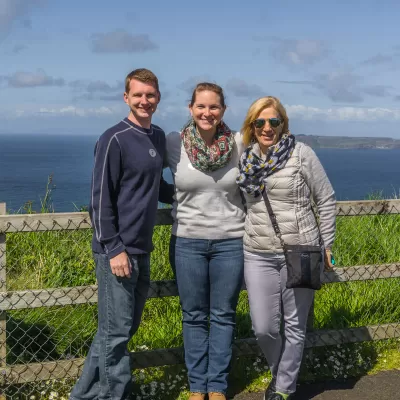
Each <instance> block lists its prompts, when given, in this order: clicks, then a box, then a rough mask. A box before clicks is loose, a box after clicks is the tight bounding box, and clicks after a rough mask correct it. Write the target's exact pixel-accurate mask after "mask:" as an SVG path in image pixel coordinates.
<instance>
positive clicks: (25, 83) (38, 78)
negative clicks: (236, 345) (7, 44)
mask: <svg viewBox="0 0 400 400" xmlns="http://www.w3.org/2000/svg"><path fill="white" fill-rule="evenodd" d="M6 80H7V81H8V86H10V87H13V88H28V87H37V86H63V85H64V84H65V81H64V79H62V78H53V77H52V76H49V75H47V74H46V72H44V71H43V70H42V69H38V70H37V71H36V72H25V71H17V72H15V73H14V74H13V75H11V76H8V77H6Z"/></svg>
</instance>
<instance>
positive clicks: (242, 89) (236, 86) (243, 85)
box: [226, 78, 265, 97]
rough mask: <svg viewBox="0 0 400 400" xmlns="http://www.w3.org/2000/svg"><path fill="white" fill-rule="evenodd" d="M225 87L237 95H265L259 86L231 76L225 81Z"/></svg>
mask: <svg viewBox="0 0 400 400" xmlns="http://www.w3.org/2000/svg"><path fill="white" fill-rule="evenodd" d="M226 89H227V90H228V91H230V92H232V94H233V95H235V96H238V97H258V96H262V95H263V94H264V95H265V91H264V90H263V89H262V88H261V86H258V85H255V84H251V83H247V82H246V81H244V80H243V79H237V78H232V79H230V80H229V81H228V82H227V83H226Z"/></svg>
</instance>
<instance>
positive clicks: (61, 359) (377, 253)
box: [0, 200, 400, 399]
mask: <svg viewBox="0 0 400 400" xmlns="http://www.w3.org/2000/svg"><path fill="white" fill-rule="evenodd" d="M164 214H165V212H164ZM337 215H338V217H337V235H336V240H335V245H334V248H333V253H334V255H335V258H336V263H337V265H336V268H335V270H334V271H331V272H325V273H324V275H323V281H324V282H325V285H324V286H323V288H322V290H320V291H318V292H317V293H316V297H315V305H314V313H313V321H312V322H313V324H312V330H311V331H310V332H309V333H308V336H307V342H306V347H320V346H325V345H337V344H341V343H352V342H361V341H369V340H378V339H391V338H396V337H397V338H398V337H400V324H399V322H400V290H399V288H400V262H399V257H400V201H395V200H392V201H389V202H382V201H377V202H358V203H351V202H346V203H340V202H339V203H338V206H337ZM164 223H165V224H166V225H163V226H157V227H156V229H155V231H154V243H155V250H154V252H153V253H152V255H151V278H152V284H151V289H150V292H149V299H148V301H147V304H146V307H145V310H144V314H143V319H142V323H141V326H140V328H139V330H138V332H137V334H136V335H135V336H134V338H133V339H132V341H131V342H130V344H129V349H130V350H131V351H132V357H133V358H134V362H135V367H136V368H146V367H152V366H154V367H155V366H159V365H166V364H167V365H168V364H169V365H173V364H178V363H182V360H183V358H182V357H183V352H182V348H181V346H182V344H183V340H182V327H181V308H180V304H179V298H178V297H177V290H176V286H175V283H174V281H173V273H172V270H171V268H170V265H169V261H168V245H169V238H170V226H168V222H165V215H164ZM91 237H92V230H91V228H90V225H89V223H88V216H87V214H85V213H79V214H78V213H77V214H76V215H74V216H73V217H67V216H65V215H62V214H52V215H43V216H41V215H35V216H26V217H24V216H21V215H18V216H12V215H9V216H3V217H0V309H1V311H0V393H3V395H4V396H6V398H7V399H20V398H21V399H25V398H26V399H29V398H37V399H39V398H44V396H45V395H44V394H43V393H45V394H46V396H50V394H51V393H52V391H54V392H56V391H57V390H58V388H59V387H63V388H65V387H70V386H71V385H72V384H73V383H74V382H75V380H76V378H77V376H78V375H79V373H80V370H81V366H82V364H83V360H84V357H85V356H86V354H87V352H88V349H89V347H90V344H91V341H92V339H93V336H94V334H95V332H96V328H97V307H96V302H97V288H96V282H95V273H94V262H93V259H92V254H91ZM2 238H3V240H2ZM4 238H5V240H4ZM387 278H390V279H387ZM235 339H236V342H235V345H234V349H235V352H236V355H238V356H241V355H251V354H253V355H254V354H258V353H259V349H258V347H257V344H256V342H255V339H254V337H253V334H252V330H251V320H250V317H249V309H248V302H247V293H246V291H242V292H241V294H240V301H239V304H238V308H237V327H236V333H235ZM160 349H161V350H160ZM32 396H33V397H32ZM49 398H50V397H49ZM0 399H1V395H0Z"/></svg>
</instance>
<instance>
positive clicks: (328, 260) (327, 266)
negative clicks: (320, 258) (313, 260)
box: [325, 249, 333, 271]
mask: <svg viewBox="0 0 400 400" xmlns="http://www.w3.org/2000/svg"><path fill="white" fill-rule="evenodd" d="M331 255H332V251H331V250H329V249H325V271H332V270H333V264H332V261H331Z"/></svg>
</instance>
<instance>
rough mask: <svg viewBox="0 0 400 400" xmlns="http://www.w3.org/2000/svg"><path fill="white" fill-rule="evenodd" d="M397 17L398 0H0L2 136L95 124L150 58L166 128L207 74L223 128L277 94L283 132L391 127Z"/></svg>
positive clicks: (398, 48)
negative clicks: (219, 95)
mask: <svg viewBox="0 0 400 400" xmlns="http://www.w3.org/2000/svg"><path fill="white" fill-rule="evenodd" d="M399 16H400V2H398V1H395V0H393V1H386V0H381V1H380V2H376V1H370V0H364V1H362V2H360V1H352V0H348V1H326V0H320V1H314V0H305V1H303V2H295V1H291V0H281V1H265V0H264V1H259V0H253V1H247V2H244V1H235V0H230V1H227V0H220V1H215V0H213V1H209V0H203V1H197V2H196V1H183V0H172V1H166V0H154V1H151V2H135V1H125V0H120V1H114V2H108V1H92V0H80V1H76V0H69V1H68V2H61V1H50V0H0V133H32V134H35V133H57V134H76V135H89V134H91V135H100V134H101V133H102V132H103V131H104V130H105V129H107V128H108V127H109V126H111V125H113V124H114V123H116V122H118V121H119V119H121V118H123V117H124V116H126V115H127V112H128V110H127V107H126V105H125V103H124V102H123V99H122V94H123V90H124V89H123V81H124V78H125V76H126V74H127V73H129V72H130V71H131V70H133V69H135V68H139V67H147V68H149V69H151V70H152V71H153V72H155V73H156V74H157V76H158V77H159V80H160V82H161V91H162V101H161V103H160V106H159V109H158V111H157V113H156V116H155V119H154V121H155V122H156V123H158V124H159V125H160V126H162V127H163V128H164V129H165V130H166V131H167V132H168V131H170V130H176V129H179V128H180V127H181V126H182V124H183V123H184V122H185V121H186V120H187V118H188V115H189V114H188V110H187V103H188V99H189V98H190V93H191V89H192V88H193V86H194V85H195V84H196V83H197V82H199V81H202V80H210V81H213V82H216V83H218V84H220V85H221V86H222V87H223V88H224V89H225V92H226V97H227V104H228V110H227V112H226V114H225V121H226V122H227V123H228V124H229V125H230V126H231V127H232V128H234V129H239V128H240V126H241V123H242V121H243V119H244V116H245V114H246V110H247V108H248V107H249V105H250V104H251V103H252V102H253V101H254V100H255V99H257V98H258V97H261V96H263V95H274V96H277V97H279V98H280V99H281V101H282V102H283V104H284V105H285V106H286V107H287V111H288V115H289V118H290V127H291V131H292V133H294V134H296V133H297V134H299V133H301V134H316V135H324V134H329V135H350V136H385V137H395V138H400V129H399V125H400V74H399V70H400V68H399V67H400V24H399V21H398V18H399Z"/></svg>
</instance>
